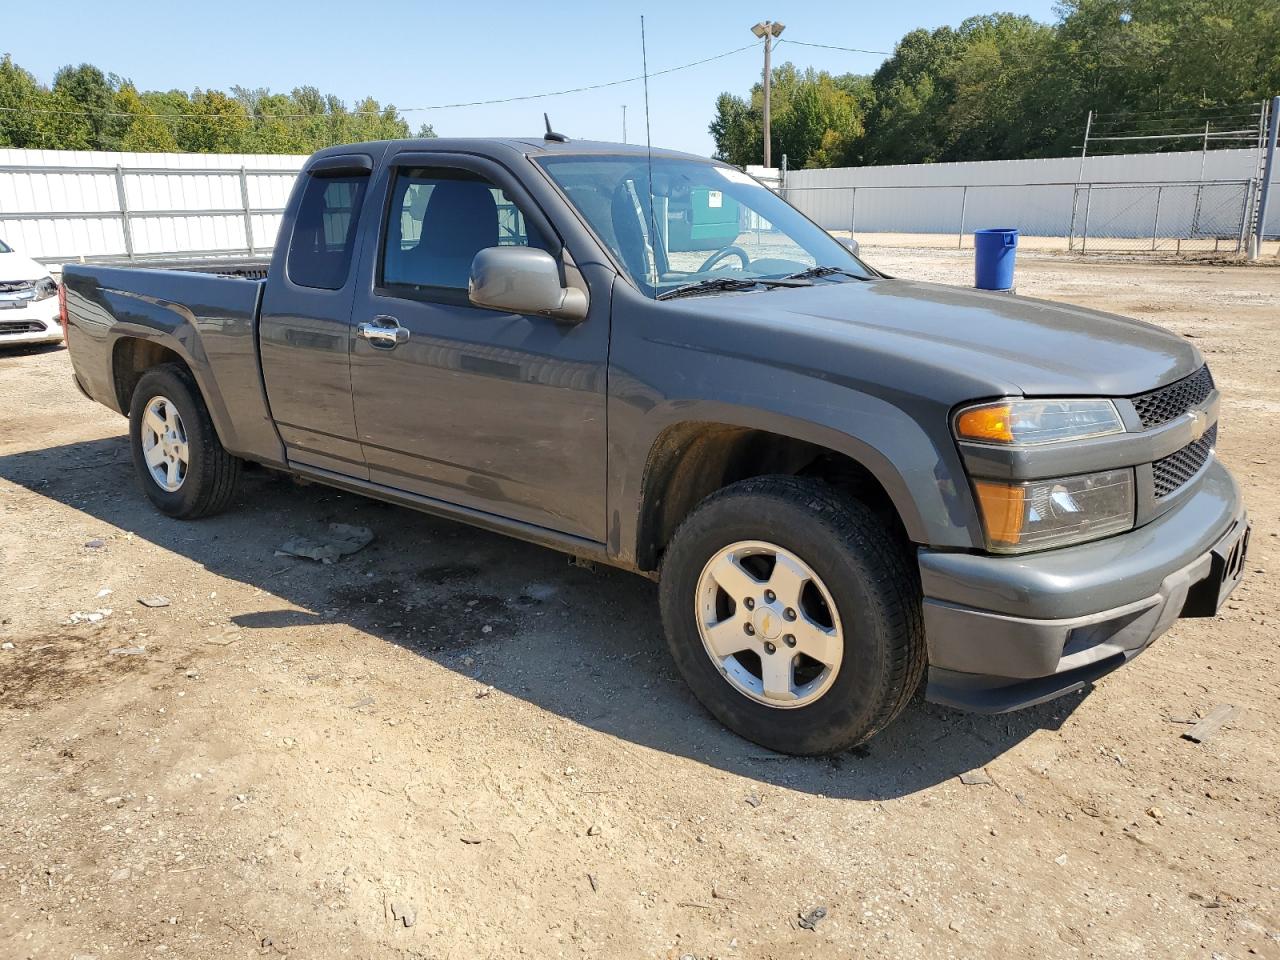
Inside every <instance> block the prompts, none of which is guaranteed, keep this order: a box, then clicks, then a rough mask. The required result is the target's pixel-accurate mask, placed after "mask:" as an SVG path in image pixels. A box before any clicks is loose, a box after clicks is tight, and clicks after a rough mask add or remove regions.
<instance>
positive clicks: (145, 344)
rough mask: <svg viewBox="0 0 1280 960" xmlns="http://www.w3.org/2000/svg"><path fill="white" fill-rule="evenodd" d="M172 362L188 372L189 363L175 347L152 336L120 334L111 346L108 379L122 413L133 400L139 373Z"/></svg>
mask: <svg viewBox="0 0 1280 960" xmlns="http://www.w3.org/2000/svg"><path fill="white" fill-rule="evenodd" d="M164 363H174V364H177V365H179V366H181V367H182V368H183V369H185V370H187V371H188V372H190V371H191V367H190V365H189V364H188V363H187V362H186V360H184V359H183V358H182V355H181V354H179V353H178V352H177V351H176V350H173V349H171V348H169V347H166V346H165V345H164V344H162V343H157V342H156V341H155V340H148V339H145V338H143V337H121V338H120V339H119V340H117V341H116V342H115V346H114V347H112V349H111V380H112V385H113V387H114V388H115V393H116V402H117V403H119V404H120V410H121V412H122V413H124V414H125V416H128V414H129V405H130V404H131V403H132V402H133V391H134V390H135V389H136V388H137V386H138V381H139V380H141V379H142V375H143V374H144V373H146V372H147V371H148V370H150V369H151V368H152V367H158V366H160V365H161V364H164Z"/></svg>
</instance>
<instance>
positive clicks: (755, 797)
mask: <svg viewBox="0 0 1280 960" xmlns="http://www.w3.org/2000/svg"><path fill="white" fill-rule="evenodd" d="M763 802H764V801H762V800H761V799H760V794H758V793H750V794H747V805H748V806H751V807H758V806H760V804H761V803H763Z"/></svg>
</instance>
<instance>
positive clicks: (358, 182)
mask: <svg viewBox="0 0 1280 960" xmlns="http://www.w3.org/2000/svg"><path fill="white" fill-rule="evenodd" d="M368 183H369V178H368V177H367V176H348V177H317V176H312V177H311V178H309V179H308V181H307V185H306V187H305V188H304V190H303V193H302V201H301V203H300V204H299V206H298V219H297V222H296V223H295V224H294V227H293V237H292V238H291V240H290V241H289V257H288V261H287V266H286V270H287V272H288V274H289V279H290V280H291V281H293V282H294V283H296V284H298V285H299V286H303V287H318V288H319V289H321V290H340V289H341V288H342V286H343V285H344V284H345V283H346V282H347V274H348V273H349V272H350V270H351V255H352V253H353V252H354V250H355V243H356V226H357V222H358V221H359V219H360V216H359V215H360V204H361V203H362V202H363V200H364V192H365V187H366V186H367V185H368Z"/></svg>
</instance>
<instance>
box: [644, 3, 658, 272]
mask: <svg viewBox="0 0 1280 960" xmlns="http://www.w3.org/2000/svg"><path fill="white" fill-rule="evenodd" d="M640 62H641V65H642V66H643V69H644V148H645V155H646V159H647V163H648V168H649V250H650V256H649V270H650V273H651V274H652V276H651V277H650V278H649V279H650V282H652V283H653V285H654V286H657V284H658V253H657V243H658V218H657V217H656V216H655V215H654V212H653V140H652V138H651V137H650V135H649V50H648V47H647V45H646V44H645V39H644V14H643V13H642V14H640Z"/></svg>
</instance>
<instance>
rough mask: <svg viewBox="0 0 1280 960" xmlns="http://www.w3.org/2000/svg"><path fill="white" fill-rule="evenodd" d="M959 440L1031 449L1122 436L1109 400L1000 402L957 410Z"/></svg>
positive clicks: (1122, 426) (1122, 427)
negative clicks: (1113, 434)
mask: <svg viewBox="0 0 1280 960" xmlns="http://www.w3.org/2000/svg"><path fill="white" fill-rule="evenodd" d="M955 430H956V436H957V437H959V438H960V439H961V440H977V441H978V442H980V443H1000V444H1011V445H1015V446H1031V445H1034V444H1041V443H1058V442H1060V441H1063V440H1084V439H1086V438H1088V437H1104V436H1107V435H1108V434H1112V433H1124V423H1123V422H1122V421H1121V419H1120V414H1119V413H1118V412H1117V411H1116V405H1115V404H1114V403H1112V402H1111V401H1110V400H1001V401H999V402H997V403H983V404H979V405H978V406H974V407H968V408H966V409H964V410H961V411H960V412H959V413H958V414H957V415H956V419H955Z"/></svg>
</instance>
